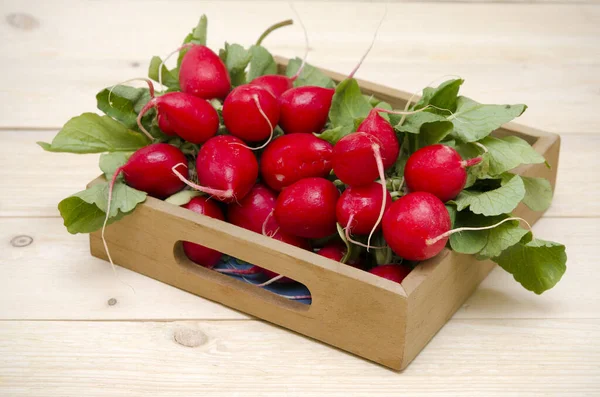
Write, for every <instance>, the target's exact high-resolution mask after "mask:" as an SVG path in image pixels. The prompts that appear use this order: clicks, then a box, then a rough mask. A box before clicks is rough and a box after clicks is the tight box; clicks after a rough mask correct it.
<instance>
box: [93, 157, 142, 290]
mask: <svg viewBox="0 0 600 397" xmlns="http://www.w3.org/2000/svg"><path fill="white" fill-rule="evenodd" d="M122 171H123V167H122V166H121V167H119V168H117V169H116V170H115V173H114V175H113V176H112V178H111V180H110V185H109V186H108V203H107V205H106V216H105V217H104V222H103V223H102V232H101V233H100V235H101V237H102V244H103V245H104V251H105V252H106V256H107V257H108V261H109V262H110V266H111V267H112V271H113V274H114V275H115V277H116V278H117V280H119V282H121V283H123V284H125V285H126V286H128V287H129V288H131V290H132V291H133V293H134V294H135V289H134V288H133V287H132V286H131V285H129V284H127V283H126V282H125V281H123V280H121V278H120V277H119V275H118V274H117V268H116V267H115V262H113V259H112V256H111V255H110V250H109V249H108V244H107V243H106V237H104V234H105V232H106V225H107V224H108V218H109V217H110V207H111V201H112V193H113V188H114V186H115V182H116V181H117V177H118V176H119V174H120V173H121V172H122Z"/></svg>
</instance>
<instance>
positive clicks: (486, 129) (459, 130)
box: [448, 96, 527, 142]
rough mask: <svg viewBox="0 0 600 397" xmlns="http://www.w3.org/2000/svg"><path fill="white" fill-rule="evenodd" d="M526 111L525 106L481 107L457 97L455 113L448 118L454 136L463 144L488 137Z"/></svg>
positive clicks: (471, 101) (478, 104)
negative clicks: (452, 125)
mask: <svg viewBox="0 0 600 397" xmlns="http://www.w3.org/2000/svg"><path fill="white" fill-rule="evenodd" d="M525 109H527V106H525V105H483V104H481V103H478V102H475V101H474V100H472V99H469V98H467V97H464V96H460V97H458V100H457V107H456V112H455V113H454V114H452V115H450V116H449V117H448V120H450V121H452V123H453V124H454V134H455V135H456V136H457V137H458V138H460V139H461V140H462V141H463V142H474V141H478V140H480V139H482V138H485V137H486V136H488V135H489V134H490V133H491V132H492V131H494V130H496V129H498V128H500V126H502V124H504V123H508V122H509V121H511V120H512V119H514V118H515V117H519V116H520V115H521V114H523V112H524V111H525Z"/></svg>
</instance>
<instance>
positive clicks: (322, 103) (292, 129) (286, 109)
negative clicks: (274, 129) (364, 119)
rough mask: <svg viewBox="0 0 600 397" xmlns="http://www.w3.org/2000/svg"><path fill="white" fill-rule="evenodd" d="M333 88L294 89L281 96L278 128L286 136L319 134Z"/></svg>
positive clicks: (325, 120) (327, 113)
mask: <svg viewBox="0 0 600 397" xmlns="http://www.w3.org/2000/svg"><path fill="white" fill-rule="evenodd" d="M334 92H335V91H334V90H333V88H323V87H314V86H303V87H296V88H292V89H290V90H287V91H286V92H284V93H283V95H281V97H280V98H279V104H280V106H281V114H280V116H279V126H280V127H281V128H282V129H283V131H284V132H285V133H286V134H293V133H313V132H320V131H321V130H322V129H323V127H325V123H326V122H327V117H328V116H329V108H330V107H331V99H332V98H333V94H334Z"/></svg>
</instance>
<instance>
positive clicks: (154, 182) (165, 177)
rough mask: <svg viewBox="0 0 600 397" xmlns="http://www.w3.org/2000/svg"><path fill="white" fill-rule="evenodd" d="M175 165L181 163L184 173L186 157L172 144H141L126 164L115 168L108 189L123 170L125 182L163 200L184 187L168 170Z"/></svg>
mask: <svg viewBox="0 0 600 397" xmlns="http://www.w3.org/2000/svg"><path fill="white" fill-rule="evenodd" d="M177 164H184V166H185V168H186V174H187V159H186V158H185V155H184V154H183V153H182V152H181V150H179V149H177V148H176V147H175V146H172V145H169V144H167V143H153V144H151V145H148V146H144V147H143V148H141V149H138V150H137V151H136V152H135V153H133V154H132V155H131V157H130V158H129V160H128V161H127V163H126V164H125V165H123V166H121V167H119V168H117V170H116V171H115V173H114V175H113V178H112V181H111V184H110V190H111V191H112V187H113V185H114V182H115V181H116V178H117V176H118V175H119V174H120V173H121V172H123V179H124V180H125V183H126V184H127V185H129V186H131V187H132V188H134V189H137V190H141V191H143V192H146V193H148V194H149V195H150V196H152V197H156V198H159V199H165V198H167V197H169V196H171V195H172V194H175V193H177V192H178V191H180V190H181V189H183V188H184V187H185V184H184V183H183V182H181V181H180V180H179V178H178V177H177V176H175V175H174V174H173V171H171V169H172V168H173V167H174V166H176V165H177ZM109 201H110V200H109Z"/></svg>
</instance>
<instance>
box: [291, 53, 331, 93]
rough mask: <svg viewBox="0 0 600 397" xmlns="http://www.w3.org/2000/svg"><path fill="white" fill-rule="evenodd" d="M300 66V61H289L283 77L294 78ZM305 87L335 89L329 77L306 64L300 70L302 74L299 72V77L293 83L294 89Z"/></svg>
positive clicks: (295, 59)
mask: <svg viewBox="0 0 600 397" xmlns="http://www.w3.org/2000/svg"><path fill="white" fill-rule="evenodd" d="M300 65H302V59H300V58H294V59H290V61H289V63H288V65H287V68H286V70H285V75H286V76H288V77H292V76H294V75H295V74H296V72H298V69H300ZM305 85H314V86H317V87H324V88H334V87H335V83H334V82H333V80H332V79H331V77H329V76H326V75H325V74H324V73H323V72H321V70H319V69H318V68H316V67H314V66H312V65H309V64H308V63H307V64H306V65H304V69H302V72H300V76H298V78H297V79H296V81H294V87H302V86H305Z"/></svg>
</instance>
